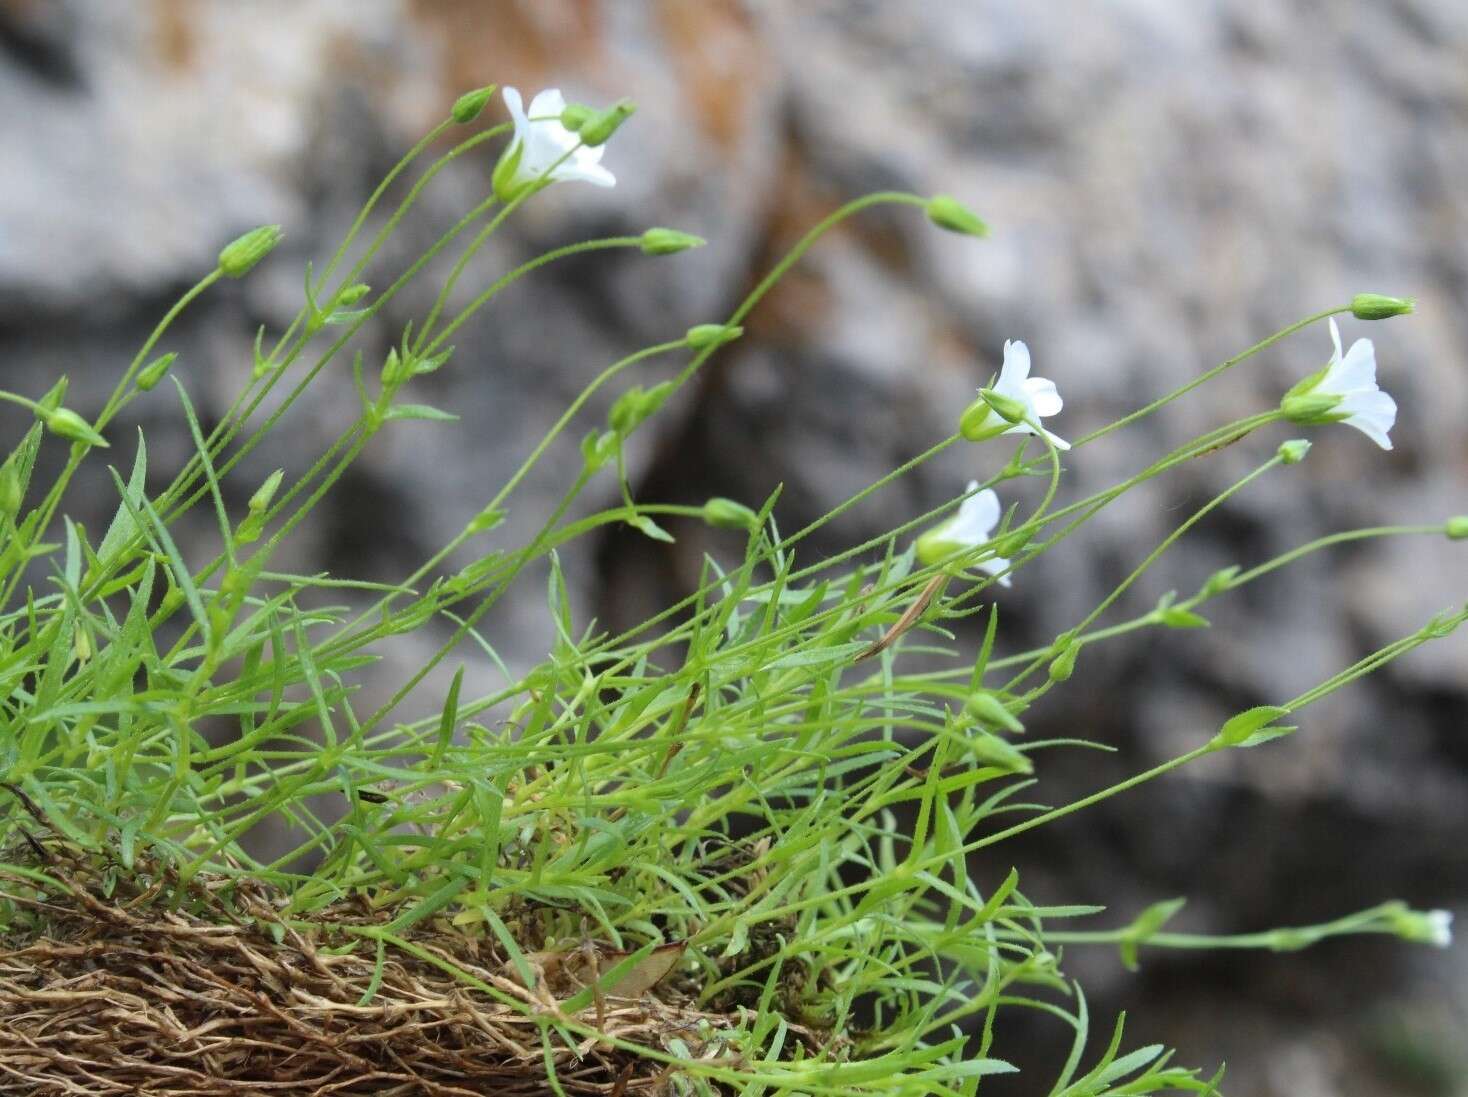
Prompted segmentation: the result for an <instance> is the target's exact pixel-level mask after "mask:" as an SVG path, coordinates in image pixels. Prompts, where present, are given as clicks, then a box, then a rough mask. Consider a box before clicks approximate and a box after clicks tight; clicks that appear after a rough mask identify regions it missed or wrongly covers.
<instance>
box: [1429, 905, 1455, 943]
mask: <svg viewBox="0 0 1468 1097" xmlns="http://www.w3.org/2000/svg"><path fill="white" fill-rule="evenodd" d="M1427 928H1428V933H1429V934H1430V937H1429V940H1430V942H1431V943H1432V944H1434V945H1436V946H1437V947H1438V948H1447V947H1448V946H1449V945H1451V944H1452V943H1453V913H1452V911H1449V910H1429V911H1428V912H1427Z"/></svg>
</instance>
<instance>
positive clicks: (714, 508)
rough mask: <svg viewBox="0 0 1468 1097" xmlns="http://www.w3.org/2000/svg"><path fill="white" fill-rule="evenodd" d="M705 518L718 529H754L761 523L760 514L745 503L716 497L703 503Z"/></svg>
mask: <svg viewBox="0 0 1468 1097" xmlns="http://www.w3.org/2000/svg"><path fill="white" fill-rule="evenodd" d="M703 520H704V521H705V522H707V523H708V524H709V525H711V526H715V527H717V528H718V529H742V530H752V529H754V528H755V526H757V525H758V524H759V515H758V514H756V513H755V512H754V511H752V510H750V509H749V508H748V507H746V506H745V505H744V504H743V503H736V502H735V501H734V500H733V499H724V498H722V497H715V498H713V499H710V500H709V501H708V502H707V503H705V504H704V505H703Z"/></svg>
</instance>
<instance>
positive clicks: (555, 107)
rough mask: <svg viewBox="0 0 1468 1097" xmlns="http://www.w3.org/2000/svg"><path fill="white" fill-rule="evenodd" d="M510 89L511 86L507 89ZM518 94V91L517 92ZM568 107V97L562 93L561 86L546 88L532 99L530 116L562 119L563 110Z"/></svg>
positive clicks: (558, 120)
mask: <svg viewBox="0 0 1468 1097" xmlns="http://www.w3.org/2000/svg"><path fill="white" fill-rule="evenodd" d="M505 90H506V91H509V90H510V89H509V88H506V89H505ZM517 94H518V93H517ZM565 109H566V98H565V96H563V95H562V94H561V89H560V88H546V89H545V91H543V92H541V93H540V94H539V95H537V96H536V97H535V98H534V99H532V100H530V111H529V114H530V117H531V118H534V119H537V120H539V119H542V118H554V119H555V120H556V121H557V122H560V120H561V112H562V111H563V110H565Z"/></svg>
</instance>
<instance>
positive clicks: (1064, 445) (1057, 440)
mask: <svg viewBox="0 0 1468 1097" xmlns="http://www.w3.org/2000/svg"><path fill="white" fill-rule="evenodd" d="M1040 432H1041V433H1042V434H1044V435H1045V437H1046V438H1048V439H1050V441H1051V442H1053V443H1054V444H1055V448H1056V449H1058V450H1067V449H1070V443H1069V442H1067V441H1066V440H1065V439H1064V438H1062V437H1060V435H1058V434H1056V433H1055V432H1053V431H1048V430H1046V429H1045V428H1044V427H1041V428H1040ZM1004 433H1005V434H1029V435H1033V434H1034V433H1035V432H1034V431H1033V430H1031V429H1030V428H1029V427H1028V426H1026V425H1025V424H1023V423H1016V424H1015V425H1014V426H1012V427H1010V428H1009V429H1008V430H1006V431H1005V432H1004Z"/></svg>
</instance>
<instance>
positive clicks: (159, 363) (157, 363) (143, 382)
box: [137, 351, 178, 392]
mask: <svg viewBox="0 0 1468 1097" xmlns="http://www.w3.org/2000/svg"><path fill="white" fill-rule="evenodd" d="M177 358H178V354H177V353H176V352H172V351H170V352H169V353H168V354H161V355H159V356H158V357H157V358H154V359H153V360H152V361H151V362H149V363H148V364H147V365H146V366H144V367H143V368H142V369H140V370H139V371H138V380H137V385H138V388H139V389H141V390H142V391H143V392H151V391H152V390H153V388H154V387H155V386H156V385H157V384H158V382H159V381H161V380H163V377H164V375H165V374H167V373H168V370H169V368H170V367H171V366H172V365H173V363H174V360H175V359H177Z"/></svg>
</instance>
